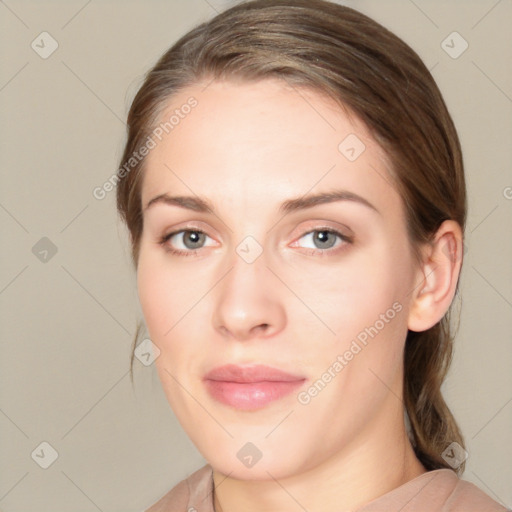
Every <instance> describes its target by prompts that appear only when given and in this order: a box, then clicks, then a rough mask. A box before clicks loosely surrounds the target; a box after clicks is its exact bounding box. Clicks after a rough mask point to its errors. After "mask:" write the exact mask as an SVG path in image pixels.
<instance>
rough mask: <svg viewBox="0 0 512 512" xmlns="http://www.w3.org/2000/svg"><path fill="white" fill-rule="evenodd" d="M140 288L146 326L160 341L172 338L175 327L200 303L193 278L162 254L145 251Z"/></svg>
mask: <svg viewBox="0 0 512 512" xmlns="http://www.w3.org/2000/svg"><path fill="white" fill-rule="evenodd" d="M137 289H138V295H139V301H140V304H141V308H142V312H143V315H144V319H145V321H146V326H147V328H148V331H149V333H150V334H151V336H152V337H154V338H155V340H157V341H158V340H160V341H164V340H166V339H168V338H171V337H172V329H173V328H174V325H175V324H177V322H178V321H179V320H180V318H182V317H183V316H184V315H185V314H186V313H187V311H188V310H190V308H191V307H192V305H193V304H194V299H195V300H196V301H197V293H195V289H194V286H193V285H191V283H190V276H188V275H186V274H185V273H184V272H180V271H179V269H176V268H173V267H172V266H171V264H170V263H169V261H166V260H165V255H163V256H162V255H161V254H159V253H158V251H155V252H150V251H144V250H141V253H140V256H139V264H138V267H137Z"/></svg>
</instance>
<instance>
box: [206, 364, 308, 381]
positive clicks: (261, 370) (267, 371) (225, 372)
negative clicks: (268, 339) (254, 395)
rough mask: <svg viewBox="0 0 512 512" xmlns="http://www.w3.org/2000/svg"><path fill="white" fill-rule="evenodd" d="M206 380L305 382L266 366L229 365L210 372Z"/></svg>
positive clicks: (298, 377)
mask: <svg viewBox="0 0 512 512" xmlns="http://www.w3.org/2000/svg"><path fill="white" fill-rule="evenodd" d="M204 379H205V380H216V381H223V382H240V383H244V382H294V381H300V380H304V377H301V376H298V375H292V374H291V373H287V372H285V371H283V370H279V369H278V368H273V367H271V366H265V365H251V366H237V365H235V364H227V365H224V366H218V367H216V368H214V369H213V370H211V371H209V372H208V373H207V374H206V375H205V376H204Z"/></svg>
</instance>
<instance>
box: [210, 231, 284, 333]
mask: <svg viewBox="0 0 512 512" xmlns="http://www.w3.org/2000/svg"><path fill="white" fill-rule="evenodd" d="M267 256H268V255H267V254H266V252H265V251H264V250H263V247H262V246H261V245H260V244H259V242H258V241H257V240H256V239H255V238H254V237H252V236H247V237H245V238H244V239H243V240H242V241H241V242H240V243H239V244H238V245H237V246H236V247H235V248H234V252H233V254H232V257H231V258H230V260H229V264H230V270H229V272H228V273H227V275H225V277H224V278H223V279H222V282H221V283H219V287H218V293H217V295H216V298H215V306H214V313H213V322H214V327H215V328H216V329H217V330H220V331H222V334H223V335H224V336H225V335H226V334H228V333H229V334H230V335H231V336H232V337H233V338H235V339H238V340H246V339H249V338H251V337H252V336H254V335H255V333H257V332H259V333H261V331H265V333H266V334H267V335H268V334H271V333H274V332H275V331H276V330H279V329H281V328H282V326H283V324H284V321H285V312H284V305H283V304H282V303H281V300H280V298H279V296H278V291H277V290H276V284H277V283H274V281H275V276H273V274H272V272H270V270H269V269H268V268H267V264H268V261H269V258H268V257H267Z"/></svg>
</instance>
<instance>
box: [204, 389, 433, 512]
mask: <svg viewBox="0 0 512 512" xmlns="http://www.w3.org/2000/svg"><path fill="white" fill-rule="evenodd" d="M390 398H392V400H393V401H395V404H394V406H393V405H390V404H392V401H391V400H390V403H388V404H386V405H385V406H384V407H383V408H382V409H381V410H382V411H385V415H386V416H385V417H383V415H377V416H375V417H374V418H373V420H372V423H371V424H369V425H368V426H367V428H366V429H365V431H363V432H361V433H360V435H359V436H358V438H357V439H354V440H353V442H352V443H351V444H350V446H345V447H343V449H342V450H340V451H339V452H338V453H335V454H333V456H332V457H331V458H329V459H328V460H325V461H324V462H323V463H322V464H321V465H318V466H316V467H314V468H313V469H310V470H308V471H306V472H302V473H296V474H293V475H289V476H287V477H285V478H281V479H279V481H278V480H275V479H268V480H257V481H255V480H237V479H233V478H230V477H226V476H225V475H223V474H222V473H219V472H217V471H215V470H214V471H213V479H214V487H215V492H214V506H215V510H216V512H235V511H239V510H244V511H245V512H261V511H263V510H274V511H281V512H304V510H307V511H308V512H320V511H321V512H339V511H340V510H343V511H354V510H357V509H358V508H360V507H362V506H364V505H365V504H366V503H368V502H370V501H372V500H374V499H376V498H378V497H380V496H382V495H383V494H386V493H387V492H389V491H391V490H393V489H395V488H397V487H399V486H400V485H403V484H405V483H406V482H408V481H409V480H412V479H413V478H415V477H417V476H419V475H420V474H422V473H425V472H426V469H425V468H424V467H423V465H422V464H421V463H420V461H419V460H418V459H417V458H416V455H415V454H414V451H413V448H412V446H411V444H410V441H409V438H408V436H407V432H406V429H405V423H404V419H403V408H402V403H401V402H399V401H398V400H397V399H396V396H394V395H392V394H391V393H390ZM397 404H399V406H398V405H397ZM390 407H393V409H391V410H392V411H393V414H390ZM269 473H271V471H269ZM221 482H222V485H221V486H219V484H220V483H221ZM217 486H219V487H218V488H217Z"/></svg>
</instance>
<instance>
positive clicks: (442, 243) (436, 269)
mask: <svg viewBox="0 0 512 512" xmlns="http://www.w3.org/2000/svg"><path fill="white" fill-rule="evenodd" d="M462 259H463V251H462V230H461V228H460V226H459V224H458V223H457V222H455V221H453V220H446V221H444V222H443V223H442V224H441V226H440V227H439V229H438V230H437V232H436V235H435V237H434V239H433V241H432V243H431V244H430V245H428V247H427V248H426V250H425V253H424V258H423V262H422V264H421V267H420V268H419V269H418V274H417V281H416V283H417V285H416V287H415V289H414V291H413V292H412V294H411V297H412V298H411V306H410V309H409V319H408V328H409V330H411V331H417V332H420V331H425V330H427V329H430V328H431V327H432V326H434V325H435V324H437V323H438V322H439V321H440V320H441V319H442V318H443V316H444V315H445V313H446V312H447V311H448V309H449V307H450V304H451V303H452V300H453V297H454V295H455V292H456V289H457V281H458V279H459V274H460V269H461V266H462Z"/></svg>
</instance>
